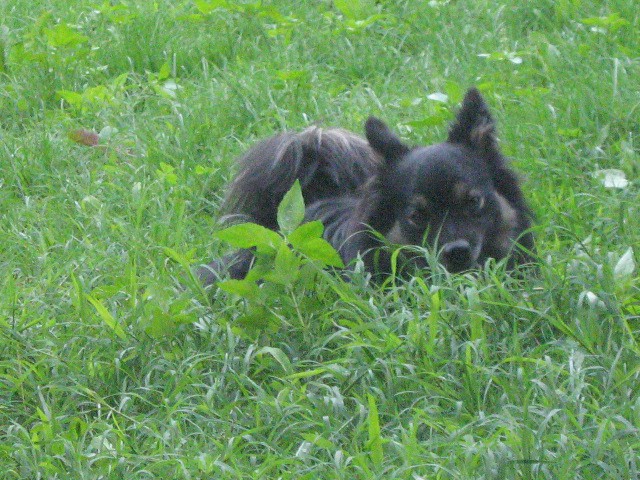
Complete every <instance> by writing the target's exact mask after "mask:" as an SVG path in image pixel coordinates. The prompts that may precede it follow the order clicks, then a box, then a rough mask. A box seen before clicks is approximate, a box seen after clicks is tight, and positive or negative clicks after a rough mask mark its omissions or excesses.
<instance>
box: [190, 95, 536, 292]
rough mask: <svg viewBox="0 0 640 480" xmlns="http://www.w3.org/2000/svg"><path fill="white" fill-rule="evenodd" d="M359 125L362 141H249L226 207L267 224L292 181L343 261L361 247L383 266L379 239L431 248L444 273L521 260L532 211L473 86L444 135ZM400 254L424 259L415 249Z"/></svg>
mask: <svg viewBox="0 0 640 480" xmlns="http://www.w3.org/2000/svg"><path fill="white" fill-rule="evenodd" d="M365 131H366V137H367V140H368V142H367V141H365V140H364V139H362V138H360V137H359V136H357V135H355V134H353V133H350V132H348V131H346V130H342V129H334V128H331V129H321V128H317V127H311V128H308V129H306V130H304V131H303V132H300V133H291V132H289V133H282V134H280V135H276V136H274V137H271V138H268V139H267V140H264V141H262V142H261V143H258V144H257V145H256V146H255V147H253V148H252V149H251V150H250V151H249V152H248V153H247V154H246V155H245V156H244V157H243V158H242V159H241V160H240V171H239V173H238V175H237V177H236V178H235V180H234V181H233V183H232V184H231V188H230V190H229V192H228V196H227V200H226V210H227V212H228V213H230V214H233V215H239V216H241V217H242V218H244V219H246V220H247V221H252V222H255V223H259V224H260V225H263V226H265V227H267V228H270V229H273V230H276V229H277V223H276V213H277V207H278V205H279V203H280V201H281V200H282V198H283V196H284V195H285V193H286V192H287V191H288V190H289V189H290V188H291V186H292V185H293V183H294V182H295V180H296V179H298V180H299V181H300V184H301V186H302V193H303V197H304V200H305V205H306V206H307V209H306V219H307V220H320V221H322V223H323V224H324V226H325V231H324V237H325V239H326V240H327V241H329V242H330V243H331V244H332V245H333V246H334V247H335V248H336V249H337V250H338V252H339V253H340V255H341V256H342V258H343V260H344V263H345V264H348V263H349V262H351V261H352V260H354V259H355V258H356V257H357V256H358V255H360V256H361V257H362V258H363V261H364V264H365V267H366V268H367V270H368V271H370V272H372V273H375V274H382V275H385V274H388V273H390V271H391V252H390V251H389V249H386V248H379V247H381V246H383V245H384V244H385V243H387V242H391V243H394V244H400V245H423V244H425V245H427V246H429V247H431V248H434V249H436V250H437V251H438V252H439V255H440V256H439V259H440V262H441V263H442V264H443V265H444V266H445V267H446V268H447V270H449V271H451V272H461V271H464V270H467V269H470V268H473V267H475V266H478V265H482V264H483V263H484V262H485V260H487V259H488V258H495V259H502V258H505V257H509V259H508V264H509V266H511V267H513V266H515V265H516V264H518V263H521V262H523V261H526V260H527V259H528V254H527V252H529V251H531V250H532V249H533V236H532V234H531V233H530V232H529V231H527V229H528V228H529V227H530V224H531V212H530V210H529V208H528V206H527V204H526V202H525V200H524V197H523V195H522V191H521V189H520V184H519V181H518V178H517V176H516V174H515V173H514V172H513V171H512V170H511V169H510V168H509V167H508V165H507V161H506V159H505V158H504V157H503V155H502V154H501V153H500V150H499V148H498V145H497V141H496V137H495V126H494V121H493V119H492V117H491V115H490V113H489V110H488V108H487V106H486V104H485V102H484V100H483V98H482V96H481V95H480V92H478V90H476V89H470V90H469V91H468V92H467V94H466V96H465V98H464V101H463V103H462V107H461V109H460V111H459V113H458V115H457V118H456V121H455V122H454V124H453V125H452V126H451V128H450V130H449V136H448V138H447V140H446V142H444V143H439V144H437V145H433V146H429V147H415V148H410V147H408V146H407V145H405V144H404V143H403V142H402V141H401V140H400V139H399V138H398V137H397V136H396V135H394V134H393V133H392V132H391V131H390V130H389V128H388V127H387V126H386V125H385V124H384V123H383V122H382V121H380V120H378V119H377V118H373V117H371V118H369V120H367V122H366V125H365ZM522 247H524V248H522ZM405 258H407V257H406V256H405ZM408 258H409V262H410V263H415V264H417V265H418V266H424V265H425V264H426V262H425V259H424V256H423V255H422V256H420V255H412V256H410V257H408ZM252 261H253V253H252V251H250V250H242V251H239V252H237V253H235V254H232V255H228V256H226V257H225V258H223V259H222V260H220V261H215V262H213V263H211V264H210V265H209V266H208V267H205V268H202V269H201V270H200V272H199V275H200V277H201V279H202V280H203V282H204V283H205V284H209V283H213V282H214V281H215V280H216V279H217V278H218V277H219V276H220V275H222V274H224V273H228V274H229V275H230V276H231V277H232V278H238V279H240V278H244V277H245V275H246V274H247V272H248V270H249V269H250V267H251V263H252Z"/></svg>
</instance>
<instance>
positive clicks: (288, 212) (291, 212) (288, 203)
mask: <svg viewBox="0 0 640 480" xmlns="http://www.w3.org/2000/svg"><path fill="white" fill-rule="evenodd" d="M303 220H304V198H303V197H302V188H301V187H300V182H299V181H298V180H296V181H295V183H294V184H293V186H292V187H291V189H290V190H289V191H288V192H287V194H286V195H285V196H284V198H283V199H282V201H281V202H280V205H279V206H278V226H279V227H280V230H282V232H283V233H284V234H285V235H286V234H288V233H291V232H293V231H294V230H295V229H296V227H298V226H299V225H300V224H301V223H302V221H303Z"/></svg>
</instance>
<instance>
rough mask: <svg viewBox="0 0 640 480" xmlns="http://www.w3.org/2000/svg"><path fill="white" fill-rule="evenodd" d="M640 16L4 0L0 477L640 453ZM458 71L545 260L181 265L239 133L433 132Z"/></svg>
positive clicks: (481, 470)
mask: <svg viewBox="0 0 640 480" xmlns="http://www.w3.org/2000/svg"><path fill="white" fill-rule="evenodd" d="M639 32H640V10H639V9H638V6H637V2H636V0H609V1H606V0H605V1H595V0H558V1H552V0H541V1H538V2H528V1H524V0H512V1H504V0H499V1H488V0H479V1H475V2H456V1H453V0H451V1H449V0H434V1H411V0H399V1H392V0H379V1H367V0H359V1H356V0H352V1H347V0H333V1H330V0H315V1H308V2H304V1H294V0H272V1H270V0H263V1H262V2H260V1H257V2H250V1H232V0H228V1H225V0H200V1H187V0H179V1H169V0H157V1H155V2H143V1H139V2H136V1H134V0H115V1H111V2H109V1H103V2H89V1H72V2H69V1H68V0H64V1H63V0H41V1H37V0H4V1H3V2H0V112H1V113H0V282H1V284H0V467H1V468H0V478H2V479H40V478H42V479H54V478H59V479H120V478H131V479H147V478H167V479H168V478H191V479H199V478H229V479H235V478H247V479H248V478H264V479H275V478H284V479H303V478H308V479H318V478H320V479H345V480H346V479H374V478H379V479H391V478H399V479H422V478H424V479H466V478H483V479H505V478H506V479H511V478H514V479H515V478H518V479H533V478H545V479H592V478H593V479H600V478H607V479H631V478H639V477H640V396H639V393H640V392H639V389H640V356H639V355H640V345H639V341H640V336H639V335H640V282H639V281H638V278H637V268H636V263H635V261H634V256H636V258H637V255H638V253H639V252H640V198H639V193H638V187H639V186H640V182H638V180H637V178H638V174H639V173H640V123H639V119H640V107H639V106H640V34H639ZM472 85H476V86H478V87H479V88H480V89H481V91H482V92H483V94H484V95H485V97H486V99H487V101H488V103H489V104H490V106H491V108H492V110H493V112H494V115H495V117H496V119H497V121H498V128H499V135H500V139H501V142H502V145H503V149H504V151H505V152H506V153H507V154H508V155H509V156H510V157H511V158H512V159H513V162H514V165H515V166H516V168H517V169H518V171H519V172H521V173H522V176H523V178H524V182H525V183H524V188H525V192H526V195H527V197H528V199H529V200H530V202H531V205H532V207H533V209H534V211H535V212H536V215H537V224H536V227H535V234H536V237H537V244H538V253H539V257H540V258H539V263H540V267H539V272H538V274H537V275H532V276H527V277H525V278H513V277H511V276H509V274H507V273H505V272H504V269H503V268H502V266H501V265H497V266H493V267H488V268H487V269H486V270H485V271H483V272H481V273H479V274H476V275H464V276H450V275H447V274H445V273H444V272H443V271H441V270H438V269H436V270H434V271H433V272H431V273H430V274H428V273H426V272H425V273H424V275H422V276H417V277H416V278H412V279H408V280H406V281H401V280H397V281H395V282H390V283H389V284H387V285H386V286H384V287H380V286H375V285H370V284H368V283H367V281H366V278H365V277H364V276H363V275H361V274H358V273H356V274H355V275H354V278H353V279H352V281H351V282H350V283H345V282H344V281H343V280H341V279H340V278H339V276H337V275H335V274H333V273H330V272H324V273H323V272H321V273H317V272H316V273H315V277H314V278H313V283H312V284H309V282H307V281H300V280H299V279H296V278H290V279H289V280H287V281H283V282H280V283H278V282H274V283H273V284H270V283H269V282H267V284H265V285H264V292H266V294H263V293H260V294H259V295H257V296H255V297H250V298H245V299H242V298H240V297H238V296H236V295H232V294H227V293H224V292H220V291H213V292H204V291H203V290H202V288H201V287H200V286H199V285H198V284H197V282H195V281H194V279H193V277H191V276H190V275H189V272H190V268H191V267H192V266H194V265H197V264H198V263H200V262H204V261H207V260H209V259H211V258H213V257H215V256H217V255H220V254H222V253H223V252H225V251H226V250H227V249H228V248H229V247H228V246H226V245H225V244H224V243H223V242H221V241H220V240H218V239H216V238H215V237H214V232H216V231H219V230H220V229H221V226H220V225H219V223H217V218H218V213H219V207H220V203H221V198H222V196H223V194H224V185H225V183H226V182H227V181H228V180H229V178H230V177H231V175H232V173H233V168H234V167H233V161H234V158H235V157H236V156H237V155H238V154H240V153H241V152H243V151H244V150H245V149H246V148H247V147H248V146H249V145H251V144H252V142H254V141H256V140H257V139H259V138H261V137H265V136H267V135H270V134H272V133H274V132H276V131H279V130H281V129H284V128H300V127H304V126H307V125H310V124H314V123H319V124H324V125H339V126H343V127H346V128H349V129H352V130H354V131H362V125H363V123H364V120H365V119H366V118H367V117H368V116H369V115H377V116H380V117H381V118H383V119H385V120H386V121H387V122H389V124H390V125H392V126H393V128H394V129H395V130H396V131H398V132H400V134H401V135H402V137H403V138H404V139H405V140H406V141H407V142H408V143H412V144H429V143H433V142H438V141H441V140H442V139H443V138H444V137H445V135H446V130H447V124H448V122H449V121H450V120H451V118H452V115H453V114H454V112H455V109H456V107H457V106H458V104H459V102H460V100H461V98H462V95H463V93H464V91H465V90H466V88H467V87H469V86H472ZM96 134H97V135H96ZM634 249H635V251H634ZM295 265H298V264H295ZM296 268H297V267H296ZM301 269H302V267H301Z"/></svg>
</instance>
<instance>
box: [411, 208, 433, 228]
mask: <svg viewBox="0 0 640 480" xmlns="http://www.w3.org/2000/svg"><path fill="white" fill-rule="evenodd" d="M427 216H428V215H427V212H426V211H425V210H423V209H420V208H414V209H412V210H411V212H410V213H409V215H408V216H407V221H408V222H409V223H410V224H411V225H414V226H420V225H423V224H425V223H426V222H427Z"/></svg>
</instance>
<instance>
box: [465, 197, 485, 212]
mask: <svg viewBox="0 0 640 480" xmlns="http://www.w3.org/2000/svg"><path fill="white" fill-rule="evenodd" d="M483 207H484V197H483V196H482V195H480V194H476V195H470V196H469V199H468V200H467V211H468V212H469V213H470V214H477V213H480V212H481V211H482V208H483Z"/></svg>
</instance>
